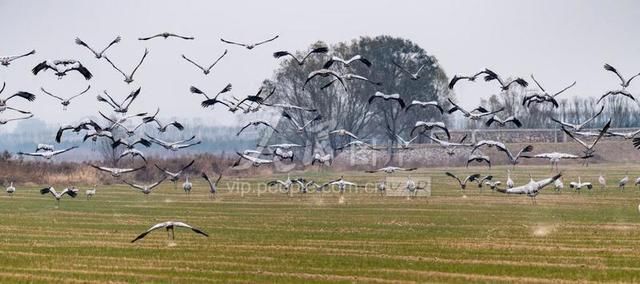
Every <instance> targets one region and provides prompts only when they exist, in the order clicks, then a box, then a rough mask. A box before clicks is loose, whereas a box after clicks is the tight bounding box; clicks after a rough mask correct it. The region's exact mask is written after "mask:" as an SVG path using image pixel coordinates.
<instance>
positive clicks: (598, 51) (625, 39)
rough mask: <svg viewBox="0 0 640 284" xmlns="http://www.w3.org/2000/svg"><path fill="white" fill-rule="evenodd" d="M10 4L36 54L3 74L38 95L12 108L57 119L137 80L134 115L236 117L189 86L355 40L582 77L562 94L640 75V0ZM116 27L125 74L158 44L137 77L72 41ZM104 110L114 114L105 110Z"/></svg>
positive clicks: (452, 60)
mask: <svg viewBox="0 0 640 284" xmlns="http://www.w3.org/2000/svg"><path fill="white" fill-rule="evenodd" d="M0 14H1V18H2V25H0V34H2V43H1V44H0V56H7V55H15V54H20V53H23V52H26V51H28V50H31V49H36V50H37V54H36V55H35V56H32V57H29V58H26V59H23V60H20V61H15V62H14V64H12V65H11V66H10V67H9V68H5V67H1V66H0V80H1V81H6V82H7V89H6V90H5V93H3V94H2V95H0V96H3V97H4V96H6V95H7V94H11V93H13V92H15V91H18V90H25V91H31V92H34V93H35V94H37V95H38V98H37V100H36V103H32V104H27V103H23V102H19V103H17V104H16V105H19V106H20V107H22V108H26V109H29V110H32V111H33V112H34V113H35V115H36V116H37V117H39V118H41V119H44V120H47V121H48V122H50V123H51V124H54V125H59V124H63V123H67V122H71V121H76V120H78V119H81V118H83V117H84V116H87V115H92V114H96V111H97V109H98V106H97V105H96V104H97V102H96V99H95V96H96V95H97V94H98V92H102V90H105V89H106V90H109V93H110V94H112V95H114V96H116V97H118V98H123V97H124V96H126V95H127V94H128V93H129V92H130V91H131V90H133V89H134V88H137V87H138V86H141V87H142V94H141V96H140V98H139V101H138V102H137V103H134V107H133V110H134V111H153V110H155V107H156V106H159V107H160V108H161V116H163V117H169V116H178V117H194V118H201V119H202V120H203V121H206V122H207V123H217V124H233V123H236V122H237V121H239V119H245V118H242V117H240V118H239V117H236V116H234V115H231V114H230V113H228V112H226V111H222V109H220V108H218V110H220V111H216V112H213V111H211V110H205V109H202V108H201V107H200V106H199V102H200V100H201V98H200V97H196V96H193V95H191V94H190V93H189V91H188V88H189V86H190V85H195V86H197V87H199V88H201V89H203V90H206V91H209V92H216V91H218V90H219V89H221V88H222V87H223V86H224V85H225V84H226V83H228V82H230V83H233V85H234V94H236V95H245V94H252V93H254V92H255V91H256V90H257V88H258V87H259V85H260V83H261V82H262V80H263V79H265V78H269V77H271V75H272V73H273V70H274V69H275V68H276V67H277V66H278V60H276V59H274V58H273V57H272V56H271V54H272V53H273V52H274V51H277V50H299V49H304V48H306V47H307V46H308V45H309V44H311V43H313V42H315V41H318V40H322V41H325V42H327V43H331V44H332V43H336V42H340V41H348V40H351V39H354V38H357V37H359V36H376V35H391V36H398V37H404V38H408V39H410V40H412V41H414V42H415V43H417V44H418V45H420V46H421V47H423V48H424V49H425V50H427V52H428V53H429V54H431V55H434V56H435V57H436V58H437V59H438V60H439V61H440V64H441V66H442V67H443V68H444V69H445V71H446V73H447V75H448V76H449V77H452V76H453V75H454V74H456V73H461V74H466V73H471V72H475V71H478V70H480V69H482V68H485V67H489V68H493V69H494V71H496V72H498V73H501V74H503V75H504V76H509V75H514V76H522V77H526V78H528V77H529V75H530V74H535V75H536V78H537V79H538V80H540V81H542V82H543V84H544V85H545V86H546V87H547V89H548V90H556V89H560V88H562V87H564V86H566V85H568V84H569V83H571V82H573V81H574V80H575V81H577V82H578V84H577V86H576V87H575V88H574V89H572V90H571V91H570V92H568V93H567V94H566V95H565V96H574V95H580V96H597V95H600V94H602V93H603V92H604V91H605V90H608V89H612V88H617V87H618V85H617V83H618V82H617V78H615V77H614V76H613V75H612V74H609V73H607V72H605V71H604V70H603V69H602V65H603V64H604V63H605V62H607V63H610V64H612V65H613V66H615V67H617V68H618V69H619V70H620V71H622V72H623V73H625V74H629V75H630V74H632V73H634V74H635V73H638V72H640V37H639V36H638V32H637V27H638V26H640V1H634V0H629V1H568V0H564V1H557V0H550V1H539V0H536V1H450V0H446V1H418V0H416V1H401V0H394V1H372V0H370V1H333V0H325V1H313V2H312V1H296V0H290V1H289V0H288V1H284V0H283V1H274V0H270V1H239V0H234V1H224V2H221V1H159V0H153V1H129V0H123V1H114V0H109V1H83V0H76V1H62V0H56V1H54V0H46V1H44V0H43V1H6V0H0ZM164 31H167V32H174V33H179V34H184V35H190V36H195V37H196V40H194V41H182V40H176V39H169V40H161V39H156V40H151V41H138V40H137V38H138V37H141V36H148V35H152V34H156V33H160V32H164ZM276 34H278V35H280V38H279V39H278V40H276V41H274V42H272V43H270V44H267V45H263V46H260V47H258V48H256V49H254V50H251V51H248V50H246V49H244V48H241V47H236V46H229V45H225V44H224V43H222V42H220V40H219V39H220V38H221V37H223V38H225V39H229V40H235V41H241V42H255V41H260V40H263V39H267V38H270V37H272V36H274V35H276ZM117 35H120V36H122V38H123V41H122V42H121V43H120V44H118V45H116V46H113V48H112V49H111V50H110V51H109V52H108V54H109V57H110V58H111V59H112V60H113V61H114V62H115V64H116V65H119V66H120V67H121V68H122V69H124V71H125V72H129V71H130V70H132V68H133V67H134V65H135V64H136V63H137V61H138V60H139V58H140V57H141V56H142V53H143V51H144V48H145V47H146V48H149V50H150V54H149V56H148V58H147V61H146V62H145V63H144V64H143V65H142V67H141V68H140V69H139V71H138V73H137V74H136V76H135V82H134V83H132V84H131V85H127V84H126V83H124V82H123V78H122V76H121V74H119V73H117V72H116V71H115V70H113V69H112V68H111V67H110V66H109V65H108V63H107V62H106V61H104V60H102V61H97V60H96V59H95V58H94V57H93V55H92V54H91V53H89V51H88V50H86V49H83V48H81V47H80V46H78V45H75V44H74V39H75V37H80V38H81V39H83V40H84V41H85V42H87V43H88V44H89V45H91V46H94V47H95V48H96V49H102V48H103V47H104V46H105V45H106V44H107V43H108V42H110V41H111V40H112V39H113V38H115V36H117ZM224 49H228V50H229V54H228V56H227V57H225V58H224V59H223V60H222V61H221V62H220V64H219V65H218V66H216V67H214V69H213V72H212V74H209V75H208V76H204V75H203V74H202V72H200V71H199V70H197V69H195V68H194V66H192V65H190V64H188V63H186V62H184V61H183V60H182V58H180V55H181V54H183V53H184V54H186V55H187V56H189V57H191V58H193V59H195V60H196V61H198V62H202V63H203V64H210V62H212V61H213V60H214V59H215V58H217V57H218V56H219V55H220V54H221V53H222V52H223V51H224ZM61 58H74V59H79V60H80V61H81V62H83V63H84V64H85V65H86V66H87V67H88V68H89V69H90V70H91V71H92V72H93V73H94V75H95V78H94V79H92V80H90V81H85V80H84V79H82V77H80V76H79V75H77V74H71V75H69V76H67V77H66V78H64V79H62V80H57V79H56V78H55V76H53V75H52V74H51V73H50V72H49V73H45V74H41V75H38V76H33V75H32V74H31V73H30V69H31V68H33V66H35V64H37V63H38V62H40V61H42V60H45V59H61ZM637 83H638V84H636V86H632V88H631V90H632V91H634V92H637V91H640V86H638V85H640V82H637ZM87 84H91V85H92V90H91V91H90V92H89V93H88V94H86V95H85V96H83V97H79V98H78V99H76V100H74V101H72V104H71V105H70V106H69V110H67V111H66V112H63V111H62V107H61V106H60V105H59V103H58V102H57V101H55V100H54V99H53V98H50V97H47V96H44V95H42V93H41V92H40V91H39V89H40V87H44V88H45V89H47V90H49V91H51V92H53V93H56V94H61V95H62V96H65V97H66V96H70V95H72V94H73V93H76V92H79V91H81V90H84V89H85V88H86V86H87ZM482 85H486V84H473V85H469V84H465V85H464V86H460V88H456V92H457V94H458V96H459V98H461V101H462V102H463V104H464V105H466V106H471V105H473V104H477V103H478V102H479V99H480V98H482V97H488V96H489V95H490V94H491V93H492V91H493V90H494V89H495V88H493V87H492V86H491V87H489V86H482ZM16 101H18V100H16ZM13 103H16V102H15V101H14V102H13ZM99 108H100V109H102V110H107V111H108V109H107V108H106V107H105V106H100V107H99ZM1 115H3V117H6V116H10V115H9V114H7V113H4V114H1ZM11 115H13V114H11ZM3 127H5V130H6V129H7V128H6V127H7V126H3Z"/></svg>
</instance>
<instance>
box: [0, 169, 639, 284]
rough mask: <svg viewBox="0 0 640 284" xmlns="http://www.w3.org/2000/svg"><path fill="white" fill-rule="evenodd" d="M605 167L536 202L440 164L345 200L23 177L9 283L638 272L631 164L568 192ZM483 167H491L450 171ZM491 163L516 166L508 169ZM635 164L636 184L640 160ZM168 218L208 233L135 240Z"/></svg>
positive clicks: (6, 231) (2, 263)
mask: <svg viewBox="0 0 640 284" xmlns="http://www.w3.org/2000/svg"><path fill="white" fill-rule="evenodd" d="M601 167H602V166H599V165H592V166H590V167H589V168H583V167H572V168H566V169H565V170H564V174H565V177H563V180H564V183H565V191H564V192H562V193H555V192H553V190H552V189H551V188H548V189H545V190H544V191H543V193H541V194H540V195H539V196H538V203H537V205H532V204H531V202H530V200H529V198H527V197H525V196H507V195H503V194H501V193H495V192H491V191H490V190H488V189H485V190H484V191H483V192H479V191H478V189H477V187H476V186H475V185H472V186H469V187H468V189H467V190H466V192H465V197H463V194H462V193H461V192H460V191H459V190H457V187H456V186H455V184H454V183H453V180H451V179H449V178H446V177H445V176H444V174H443V171H442V170H438V171H435V170H420V171H419V173H412V174H411V175H412V176H427V177H431V178H432V180H433V185H432V196H431V197H429V198H424V197H423V198H416V199H411V200H409V199H407V198H402V197H385V198H382V197H380V196H378V195H377V194H375V193H363V192H360V193H349V192H348V193H346V194H345V195H344V202H343V203H339V202H338V200H339V198H338V194H337V193H323V194H320V193H308V194H305V195H303V194H298V193H295V194H293V195H292V196H291V197H288V196H287V195H285V194H282V193H263V194H261V195H260V196H257V194H255V193H246V194H239V193H238V192H229V191H228V190H227V189H225V188H224V186H225V185H226V184H227V182H230V181H229V180H227V181H226V182H223V188H222V189H221V191H220V194H219V196H218V198H217V200H210V199H209V198H208V193H207V191H206V190H207V188H205V187H204V184H202V183H200V181H197V183H196V184H195V189H194V193H192V194H191V196H190V197H186V196H185V194H184V193H183V192H182V190H181V189H174V188H173V185H171V184H170V183H167V184H164V185H163V186H161V187H160V188H159V189H158V191H157V192H154V193H152V194H151V195H149V196H143V194H141V193H138V192H135V191H133V190H131V189H129V188H128V187H124V186H113V187H109V188H100V187H99V188H98V194H97V195H96V196H95V197H94V199H92V200H86V199H85V198H84V188H83V189H82V190H81V192H80V194H79V196H78V198H76V199H75V200H72V199H67V197H65V199H63V200H62V201H61V203H60V206H59V208H56V206H55V201H54V199H53V198H51V196H49V195H46V196H41V195H40V194H39V193H38V192H37V188H36V187H31V188H22V187H20V186H18V191H17V192H16V194H15V196H13V197H8V196H2V197H1V198H0V213H1V214H2V219H1V221H0V222H1V224H2V230H1V231H0V239H1V240H2V244H1V247H0V282H2V283H7V282H48V283H50V282H59V281H60V282H61V281H64V282H74V281H76V282H106V281H110V282H149V281H151V282H182V283H198V282H210V281H220V282H247V283H255V282H329V281H332V282H333V281H341V282H359V281H362V282H426V281H428V282H459V283H468V282H492V283H495V282H513V281H518V282H554V283H557V282H558V281H564V282H589V281H594V282H603V281H612V282H639V281H640V213H639V212H638V203H640V198H639V197H640V191H638V190H636V189H635V188H634V187H633V185H631V186H629V187H628V188H627V189H626V190H625V191H624V192H620V191H619V190H618V189H617V188H616V186H615V185H616V184H617V180H619V179H620V178H621V177H622V176H623V175H624V172H625V170H626V169H627V168H629V167H628V166H617V167H616V166H607V167H606V168H607V170H606V171H605V174H606V175H607V177H608V183H609V188H608V189H606V190H604V191H602V190H600V189H599V188H598V187H597V186H596V188H595V189H594V190H593V191H591V192H588V191H584V192H582V193H575V192H573V191H569V190H568V183H569V181H571V180H574V179H577V176H576V173H577V172H578V171H579V172H580V173H581V176H582V180H583V181H591V182H593V183H596V178H597V176H598V174H599V172H600V168H601ZM474 170H478V171H480V172H483V173H488V172H489V171H487V170H486V169H485V168H474V169H468V170H467V169H453V172H455V173H461V174H462V173H470V172H472V171H474ZM490 172H491V173H493V174H495V175H496V176H497V177H498V178H499V179H500V180H502V181H504V180H505V178H506V177H505V168H499V167H497V168H495V169H493V170H491V171H490ZM529 172H532V173H534V178H536V177H537V178H542V177H545V176H548V175H549V168H548V167H522V168H518V169H517V170H516V171H515V172H514V179H515V180H516V182H517V183H524V182H526V181H528V173H529ZM629 173H630V178H631V179H632V182H633V180H634V179H635V177H636V176H635V174H640V168H639V167H635V166H634V167H633V168H632V169H631V170H630V171H629ZM335 175H339V174H336V173H334V174H318V173H309V174H308V176H313V178H314V179H317V180H319V181H321V182H323V181H326V180H328V179H330V178H334V177H335ZM396 175H398V176H403V174H402V173H400V174H396ZM292 176H298V174H293V175H292ZM382 176H383V174H380V175H378V174H364V173H360V172H358V173H345V179H347V180H353V181H357V182H365V181H369V182H370V181H375V180H378V179H380V177H382ZM265 180H266V178H261V179H257V178H256V179H247V180H243V181H247V182H250V183H256V182H264V181H265ZM166 220H181V221H185V222H188V223H190V224H192V225H194V226H198V227H200V228H202V229H203V230H205V231H206V232H208V233H209V234H210V237H209V238H205V237H202V236H199V235H196V234H193V233H191V232H189V231H186V230H180V229H178V230H176V239H175V240H174V241H170V240H168V238H167V234H166V233H165V232H164V231H157V232H155V233H152V234H150V235H148V236H147V237H146V238H145V239H143V240H141V241H139V242H137V243H134V244H131V243H130V241H131V240H132V239H133V238H134V237H135V236H136V235H137V234H139V233H141V232H142V231H144V230H146V229H147V228H148V227H149V226H151V225H153V224H155V223H157V222H161V221H166Z"/></svg>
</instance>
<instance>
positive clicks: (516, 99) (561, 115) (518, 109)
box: [462, 88, 640, 129]
mask: <svg viewBox="0 0 640 284" xmlns="http://www.w3.org/2000/svg"><path fill="white" fill-rule="evenodd" d="M536 91H537V90H534V89H524V88H512V89H511V90H510V91H508V92H503V93H500V94H497V95H495V94H494V95H492V96H491V97H489V99H485V100H482V102H481V105H483V106H485V107H487V108H489V109H499V108H501V107H504V108H505V111H504V112H503V114H501V115H500V116H501V117H503V118H504V117H507V116H510V115H514V116H516V117H517V118H518V119H519V120H520V121H521V122H522V123H523V128H532V129H536V128H558V127H559V126H558V124H557V123H555V122H553V121H552V120H551V119H550V118H551V117H553V118H555V119H558V120H562V121H567V122H582V121H585V120H587V119H589V118H591V117H593V116H594V115H595V114H597V113H598V112H599V111H600V109H601V108H602V107H603V106H604V110H603V112H602V114H601V115H600V116H598V117H597V118H596V119H594V121H593V122H592V123H591V124H589V126H593V128H598V127H601V126H602V125H604V124H605V123H606V122H607V121H608V120H609V119H611V125H612V127H616V128H627V127H639V126H640V107H639V106H638V104H637V103H636V102H634V101H632V100H631V99H629V98H626V97H622V96H611V97H608V98H605V99H603V100H602V101H601V102H600V103H597V100H598V98H596V97H577V96H573V97H565V98H562V96H563V95H560V96H559V97H558V98H556V100H557V101H558V105H559V106H558V108H554V107H553V106H552V105H551V104H550V103H544V104H531V105H530V106H529V107H526V106H523V105H522V101H523V99H524V97H525V96H526V95H528V94H530V93H531V92H536ZM462 127H465V128H475V127H478V126H476V125H472V124H466V125H465V124H463V125H462ZM511 127H513V126H511Z"/></svg>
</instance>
